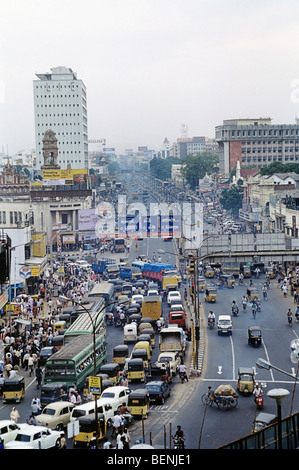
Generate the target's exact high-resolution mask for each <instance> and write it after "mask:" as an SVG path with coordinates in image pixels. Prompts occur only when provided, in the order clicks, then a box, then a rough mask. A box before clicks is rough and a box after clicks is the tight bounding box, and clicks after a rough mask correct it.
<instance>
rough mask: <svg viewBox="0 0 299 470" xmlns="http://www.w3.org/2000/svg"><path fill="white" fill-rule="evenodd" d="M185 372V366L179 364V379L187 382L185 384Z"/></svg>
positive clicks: (186, 378) (186, 377)
mask: <svg viewBox="0 0 299 470" xmlns="http://www.w3.org/2000/svg"><path fill="white" fill-rule="evenodd" d="M186 370H187V367H186V366H185V364H181V365H180V367H179V374H180V377H183V378H184V380H187V382H189V379H188V376H187V372H186Z"/></svg>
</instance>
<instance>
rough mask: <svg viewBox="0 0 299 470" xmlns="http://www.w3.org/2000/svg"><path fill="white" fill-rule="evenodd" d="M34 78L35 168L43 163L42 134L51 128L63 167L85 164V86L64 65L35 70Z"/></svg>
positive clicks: (59, 162) (86, 154)
mask: <svg viewBox="0 0 299 470" xmlns="http://www.w3.org/2000/svg"><path fill="white" fill-rule="evenodd" d="M36 76H37V77H38V80H33V90H34V115H35V142H36V149H35V150H36V169H37V170H40V169H41V166H42V165H43V162H44V160H43V136H44V134H45V132H46V131H47V130H49V129H51V130H52V131H53V132H55V134H56V137H57V139H58V150H59V153H58V164H59V165H60V167H61V168H62V169H67V168H72V169H80V168H88V167H89V164H88V127H87V99H86V87H85V85H84V83H83V81H82V80H79V79H78V78H77V75H76V73H74V72H73V71H72V69H70V68H67V67H54V68H52V69H51V72H50V73H42V74H40V73H39V74H36Z"/></svg>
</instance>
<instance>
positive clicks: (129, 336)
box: [124, 322, 137, 343]
mask: <svg viewBox="0 0 299 470" xmlns="http://www.w3.org/2000/svg"><path fill="white" fill-rule="evenodd" d="M135 341H137V323H134V322H133V323H129V324H127V325H125V326H124V342H125V343H130V342H135Z"/></svg>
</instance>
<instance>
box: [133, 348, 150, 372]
mask: <svg viewBox="0 0 299 470" xmlns="http://www.w3.org/2000/svg"><path fill="white" fill-rule="evenodd" d="M137 358H140V359H142V361H143V367H144V369H148V364H149V359H148V356H147V350H146V349H141V348H139V349H133V351H132V353H131V359H137Z"/></svg>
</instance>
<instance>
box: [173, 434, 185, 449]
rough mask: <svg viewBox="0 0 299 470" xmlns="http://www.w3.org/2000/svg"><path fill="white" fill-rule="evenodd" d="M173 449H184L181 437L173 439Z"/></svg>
mask: <svg viewBox="0 0 299 470" xmlns="http://www.w3.org/2000/svg"><path fill="white" fill-rule="evenodd" d="M173 448H174V449H185V440H184V438H182V437H177V436H174V437H173Z"/></svg>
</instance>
